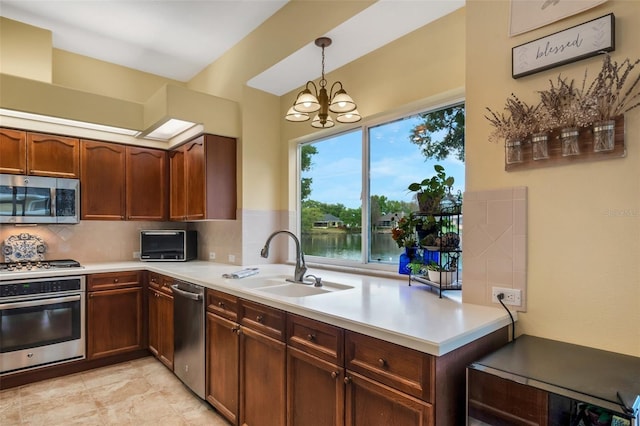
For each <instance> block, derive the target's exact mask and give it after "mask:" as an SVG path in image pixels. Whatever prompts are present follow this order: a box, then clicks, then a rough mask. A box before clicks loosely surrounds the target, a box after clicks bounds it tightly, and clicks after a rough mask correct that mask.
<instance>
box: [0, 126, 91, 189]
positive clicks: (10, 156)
mask: <svg viewBox="0 0 640 426" xmlns="http://www.w3.org/2000/svg"><path fill="white" fill-rule="evenodd" d="M79 152H80V141H79V140H78V139H76V138H68V137H64V136H54V135H46V134H42V133H32V132H25V131H21V130H12V129H0V172H2V173H10V174H28V175H33V176H51V177H58V178H74V179H77V178H78V177H79V176H80V155H79Z"/></svg>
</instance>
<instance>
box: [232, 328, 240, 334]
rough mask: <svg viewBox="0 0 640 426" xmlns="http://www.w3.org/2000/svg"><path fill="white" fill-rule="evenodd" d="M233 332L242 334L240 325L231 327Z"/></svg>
mask: <svg viewBox="0 0 640 426" xmlns="http://www.w3.org/2000/svg"><path fill="white" fill-rule="evenodd" d="M231 332H232V333H236V334H240V328H239V327H233V328H232V329H231Z"/></svg>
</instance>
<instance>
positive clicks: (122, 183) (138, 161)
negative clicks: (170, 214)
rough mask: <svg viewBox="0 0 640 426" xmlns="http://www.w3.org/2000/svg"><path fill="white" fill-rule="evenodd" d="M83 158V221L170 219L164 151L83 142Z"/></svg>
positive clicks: (81, 187) (81, 182)
mask: <svg viewBox="0 0 640 426" xmlns="http://www.w3.org/2000/svg"><path fill="white" fill-rule="evenodd" d="M81 158H82V174H81V179H80V184H81V186H80V189H81V191H82V198H81V200H82V215H81V218H82V219H84V220H159V221H162V220H166V219H167V195H168V190H167V171H166V165H167V154H166V152H165V151H162V150H158V149H151V148H140V147H133V146H124V145H119V144H114V143H108V142H96V141H88V140H83V141H82V155H81Z"/></svg>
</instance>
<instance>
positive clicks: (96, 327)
mask: <svg viewBox="0 0 640 426" xmlns="http://www.w3.org/2000/svg"><path fill="white" fill-rule="evenodd" d="M88 296H89V297H88V302H87V358H88V359H94V358H101V357H105V356H109V355H116V354H120V353H123V352H129V351H134V350H137V349H142V287H132V288H120V289H116V290H104V291H92V292H89V295H88Z"/></svg>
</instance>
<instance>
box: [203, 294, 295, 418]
mask: <svg viewBox="0 0 640 426" xmlns="http://www.w3.org/2000/svg"><path fill="white" fill-rule="evenodd" d="M285 325H286V323H285V312H283V311H280V310H278V309H275V308H271V307H268V306H264V305H261V304H258V303H254V302H250V301H247V300H242V299H238V298H236V297H235V296H231V295H228V294H225V293H222V292H218V291H215V290H211V289H207V353H206V359H207V361H206V371H207V373H206V374H207V380H206V399H207V401H209V402H210V403H211V405H213V406H214V407H215V408H216V409H217V410H218V411H219V412H220V413H221V414H222V415H223V416H224V417H226V418H227V420H229V421H230V422H231V423H232V424H236V425H237V424H240V425H243V426H245V425H246V426H254V425H255V426H284V425H285V422H286V419H285V409H286V405H285V404H286V400H285V389H286V380H285V376H286V368H285V366H286V344H285V343H284V336H285Z"/></svg>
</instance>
